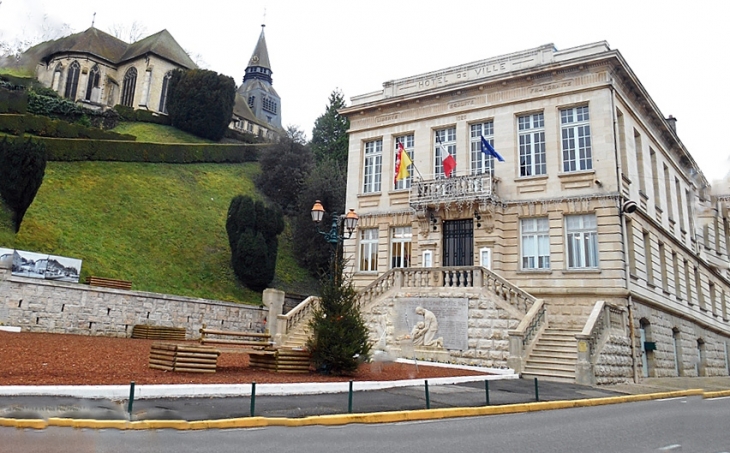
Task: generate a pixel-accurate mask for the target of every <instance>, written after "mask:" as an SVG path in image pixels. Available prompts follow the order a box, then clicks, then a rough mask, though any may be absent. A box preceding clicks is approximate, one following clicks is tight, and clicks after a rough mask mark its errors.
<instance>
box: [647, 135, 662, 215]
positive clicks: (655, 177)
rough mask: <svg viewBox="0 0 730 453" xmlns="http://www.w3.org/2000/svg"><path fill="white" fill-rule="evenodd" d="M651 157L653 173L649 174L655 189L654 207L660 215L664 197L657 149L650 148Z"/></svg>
mask: <svg viewBox="0 0 730 453" xmlns="http://www.w3.org/2000/svg"><path fill="white" fill-rule="evenodd" d="M649 158H650V159H651V175H649V178H651V183H652V189H653V190H654V208H655V209H656V211H657V216H658V215H659V214H661V212H662V211H663V209H662V197H661V195H660V194H659V161H658V160H657V156H656V151H654V150H653V149H651V148H649ZM657 218H658V217H657Z"/></svg>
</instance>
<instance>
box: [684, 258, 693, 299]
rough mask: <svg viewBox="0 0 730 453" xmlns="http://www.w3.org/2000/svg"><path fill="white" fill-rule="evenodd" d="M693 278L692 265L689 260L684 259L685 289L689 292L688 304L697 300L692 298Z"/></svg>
mask: <svg viewBox="0 0 730 453" xmlns="http://www.w3.org/2000/svg"><path fill="white" fill-rule="evenodd" d="M691 282H692V280H691V279H690V266H689V261H687V260H684V290H685V292H686V293H687V304H688V305H694V303H695V301H694V299H692V283H691Z"/></svg>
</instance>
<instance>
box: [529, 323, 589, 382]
mask: <svg viewBox="0 0 730 453" xmlns="http://www.w3.org/2000/svg"><path fill="white" fill-rule="evenodd" d="M577 333H579V332H578V331H576V330H563V329H556V328H549V329H546V330H545V332H543V334H542V335H541V336H540V338H538V340H537V344H536V345H535V347H534V348H533V349H532V353H531V354H530V356H529V357H528V358H527V360H526V361H525V367H524V369H523V370H522V376H523V377H527V378H531V377H533V378H534V377H536V378H538V379H545V380H550V381H558V382H575V366H576V363H577V361H578V356H577V341H576V339H575V334H577Z"/></svg>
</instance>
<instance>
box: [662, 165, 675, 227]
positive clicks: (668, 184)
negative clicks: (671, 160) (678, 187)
mask: <svg viewBox="0 0 730 453" xmlns="http://www.w3.org/2000/svg"><path fill="white" fill-rule="evenodd" d="M662 165H663V166H664V195H665V196H666V197H667V215H668V216H669V218H670V219H671V220H674V209H673V208H674V207H673V203H672V180H671V179H670V178H669V167H667V165H666V164H662Z"/></svg>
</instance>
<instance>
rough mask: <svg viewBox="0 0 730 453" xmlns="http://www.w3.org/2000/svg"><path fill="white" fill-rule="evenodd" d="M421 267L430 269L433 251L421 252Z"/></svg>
mask: <svg viewBox="0 0 730 453" xmlns="http://www.w3.org/2000/svg"><path fill="white" fill-rule="evenodd" d="M421 266H422V267H432V266H433V251H431V250H425V251H424V252H423V259H422V261H421Z"/></svg>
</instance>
